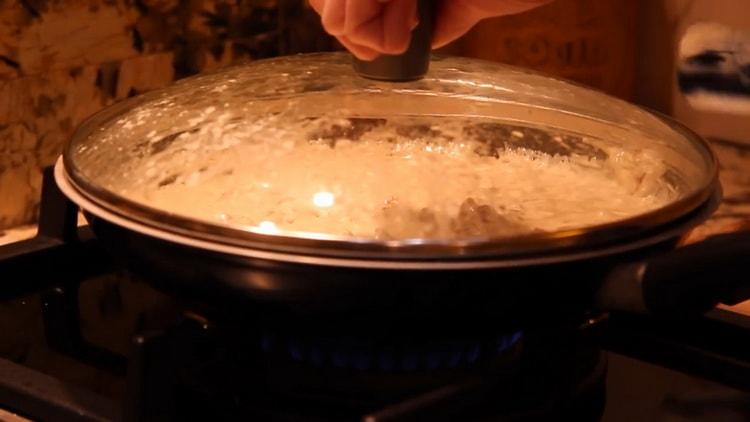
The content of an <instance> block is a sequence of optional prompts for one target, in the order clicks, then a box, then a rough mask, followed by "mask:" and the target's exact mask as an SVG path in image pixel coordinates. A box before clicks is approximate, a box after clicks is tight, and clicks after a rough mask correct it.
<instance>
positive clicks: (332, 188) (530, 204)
mask: <svg viewBox="0 0 750 422" xmlns="http://www.w3.org/2000/svg"><path fill="white" fill-rule="evenodd" d="M268 119H270V120H273V117H268ZM270 120H269V121H266V122H264V120H263V119H256V120H253V121H252V123H249V122H246V123H238V124H236V125H234V126H226V125H225V126H224V127H223V128H222V133H221V136H222V137H223V139H224V141H223V143H222V146H221V147H212V148H205V149H202V150H200V151H199V153H196V149H197V148H196V146H195V145H200V144H201V142H202V140H201V137H202V136H203V137H205V136H210V130H209V131H205V130H196V131H192V132H191V131H183V132H180V133H179V134H177V135H176V136H172V137H171V138H170V140H169V142H170V148H169V149H168V151H167V152H165V150H164V149H161V150H157V151H156V152H154V151H153V150H151V151H150V152H146V153H144V159H142V160H135V161H133V162H132V163H131V164H130V166H131V167H130V168H129V169H128V170H127V171H128V172H130V175H131V177H120V178H111V179H109V185H108V186H107V187H108V188H109V189H111V190H113V191H115V192H117V193H118V194H121V195H123V196H125V197H126V198H129V199H131V200H133V201H136V202H139V203H144V204H148V205H149V206H150V207H154V208H157V209H160V210H164V211H167V212H170V213H174V214H178V215H182V216H185V217H190V218H194V219H199V220H203V221H208V222H214V223H219V224H230V225H233V226H241V227H245V228H250V229H252V230H254V231H257V232H260V233H265V234H279V233H289V232H294V233H300V232H301V233H309V234H323V235H335V236H343V237H357V238H370V239H380V240H407V239H434V240H444V239H445V240H457V239H470V238H476V237H506V236H516V235H522V234H528V233H533V232H554V231H559V230H566V229H573V228H584V227H590V226H594V225H598V224H604V223H610V222H615V221H618V220H622V219H625V218H629V217H632V216H635V215H638V214H642V213H645V212H648V211H652V210H655V209H657V208H660V207H662V206H664V205H665V204H667V203H669V202H671V201H673V200H674V199H675V197H677V196H678V195H679V192H678V188H677V187H675V186H674V185H673V184H670V183H667V182H665V179H667V178H668V174H669V171H668V169H667V168H666V167H665V166H664V164H663V163H662V161H661V160H660V159H659V158H658V156H657V155H656V154H654V153H653V152H652V151H649V150H648V149H641V150H637V151H623V150H622V149H615V148H614V147H613V150H608V148H607V144H606V143H601V142H596V140H595V139H587V138H584V137H581V136H578V135H574V134H570V133H555V132H554V131H548V130H544V129H539V128H531V127H524V126H519V125H514V124H508V123H503V122H500V121H497V120H488V119H487V120H477V119H471V120H467V119H461V118H457V117H429V116H428V117H401V118H396V117H389V118H387V119H386V118H363V117H349V118H342V117H334V116H323V117H304V118H302V117H300V118H298V119H297V120H290V119H288V118H287V119H286V120H285V121H284V125H276V124H275V123H274V122H272V121H270ZM160 136H162V138H160V139H164V134H161V135H160ZM148 145H149V144H147V147H148ZM151 145H152V144H151ZM211 145H217V144H216V143H212V144H211ZM175 163H179V165H175ZM132 175H137V177H135V176H132ZM134 178H135V179H136V180H133V179H134Z"/></svg>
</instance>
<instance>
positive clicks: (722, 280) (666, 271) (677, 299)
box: [596, 232, 750, 317]
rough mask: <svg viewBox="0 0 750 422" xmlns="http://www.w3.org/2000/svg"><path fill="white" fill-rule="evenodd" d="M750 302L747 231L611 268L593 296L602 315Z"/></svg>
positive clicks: (693, 311)
mask: <svg viewBox="0 0 750 422" xmlns="http://www.w3.org/2000/svg"><path fill="white" fill-rule="evenodd" d="M748 299H750V232H739V233H731V234H723V235H717V236H713V237H710V238H708V239H706V240H704V241H702V242H699V243H696V244H693V245H690V246H686V247H681V248H677V249H675V250H673V251H670V252H668V253H665V254H662V255H659V256H656V257H652V258H647V259H645V260H643V261H639V262H633V263H628V264H624V265H620V266H618V267H616V268H615V269H614V270H613V271H612V272H611V273H610V274H609V276H608V277H606V279H605V281H604V283H603V284H602V287H601V288H600V290H599V291H598V292H597V297H596V303H597V305H598V306H599V308H600V309H603V310H607V311H613V310H614V311H629V312H637V313H650V314H654V315H661V316H675V317H676V316H689V315H697V314H701V313H704V312H706V311H708V310H710V309H712V308H714V307H715V306H716V305H717V304H719V303H724V304H728V305H734V304H737V303H739V302H742V301H745V300H748Z"/></svg>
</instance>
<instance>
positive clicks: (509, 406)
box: [0, 171, 750, 422]
mask: <svg viewBox="0 0 750 422" xmlns="http://www.w3.org/2000/svg"><path fill="white" fill-rule="evenodd" d="M77 215H78V210H77V209H76V208H75V206H74V205H73V204H71V203H69V202H68V201H67V200H66V199H65V198H64V197H63V196H62V195H61V194H60V192H59V191H58V190H57V188H56V186H55V184H54V181H53V179H52V177H51V172H49V171H48V172H47V173H46V174H45V179H44V184H43V193H42V205H41V210H40V220H39V233H38V235H37V236H36V237H35V238H33V239H30V240H25V241H21V242H16V243H12V244H8V245H4V246H1V247H0V280H2V284H1V285H0V286H1V287H0V325H2V327H3V333H4V335H3V338H2V340H0V420H19V421H22V420H50V421H110V420H121V421H166V420H194V419H210V420H236V419H243V420H263V421H266V420H279V421H297V420H299V421H329V420H330V421H350V420H363V421H396V420H462V421H464V420H477V421H491V420H501V421H529V420H534V421H536V420H577V421H606V422H615V421H625V420H667V421H688V420H696V421H702V420H750V393H748V392H750V342H748V341H747V340H748V338H750V317H747V316H744V315H741V314H738V313H735V312H731V311H727V310H714V311H712V312H709V313H708V314H707V315H705V316H703V317H701V318H696V319H694V320H690V321H684V320H680V321H676V320H664V319H661V320H658V319H654V318H650V317H644V316H635V315H628V314H599V313H595V312H592V313H591V314H589V315H587V316H586V317H585V318H583V319H582V320H580V321H574V322H573V323H571V322H570V321H565V322H550V324H549V326H530V327H518V329H515V330H509V329H507V327H506V328H502V329H500V328H497V329H495V328H493V327H495V326H496V324H493V322H492V321H481V322H477V324H476V326H472V327H458V328H456V327H451V328H450V329H449V328H447V327H434V329H430V330H425V331H419V332H415V331H410V330H408V329H407V328H404V327H384V328H383V329H381V330H376V331H373V330H371V329H369V328H364V327H363V328H361V329H351V327H348V328H347V329H346V330H339V329H337V327H336V325H337V324H336V321H335V319H334V320H332V321H330V324H328V325H326V326H316V325H315V324H313V323H310V321H304V320H300V321H294V320H289V319H284V320H283V321H282V320H276V319H274V318H269V317H263V316H262V315H259V316H258V318H255V319H253V318H251V319H248V320H223V319H215V318H212V317H210V316H208V315H209V314H207V313H205V312H203V310H202V309H199V308H197V307H195V306H194V305H192V304H190V305H188V304H185V303H182V302H180V301H179V300H178V299H174V298H171V297H168V296H166V295H164V294H162V293H160V292H158V291H156V290H153V289H152V288H150V287H149V285H148V284H147V283H144V282H143V281H142V280H138V279H136V278H134V277H133V276H131V275H129V274H127V273H124V272H123V271H121V270H120V269H119V267H118V265H117V264H116V263H114V262H112V260H111V259H110V257H109V255H107V253H106V251H104V250H103V248H102V247H101V245H99V244H98V242H97V239H96V238H95V237H94V236H93V235H92V234H91V232H90V231H89V230H88V228H87V227H86V226H78V225H77V224H76V221H77ZM497 326H500V325H497Z"/></svg>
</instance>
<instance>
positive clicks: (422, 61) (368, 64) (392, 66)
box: [354, 0, 436, 82]
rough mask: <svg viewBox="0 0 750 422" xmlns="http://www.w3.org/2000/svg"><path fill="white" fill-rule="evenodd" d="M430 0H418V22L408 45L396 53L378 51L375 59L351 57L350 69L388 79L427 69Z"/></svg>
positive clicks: (418, 76) (432, 18)
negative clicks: (352, 58) (400, 52)
mask: <svg viewBox="0 0 750 422" xmlns="http://www.w3.org/2000/svg"><path fill="white" fill-rule="evenodd" d="M435 3H436V2H435V1H434V0H418V2H417V14H418V17H419V24H418V25H417V27H416V28H414V30H413V31H412V33H411V43H410V44H409V48H408V49H407V50H406V51H405V52H404V53H403V54H399V55H389V54H381V55H380V56H378V57H377V58H376V59H375V60H371V61H366V60H360V59H358V58H356V57H355V58H354V70H355V71H356V72H357V73H358V74H359V75H360V76H362V77H364V78H368V79H376V80H379V81H389V82H407V81H413V80H417V79H421V78H422V77H423V76H424V75H425V74H426V73H427V70H428V68H429V63H430V50H431V48H432V29H433V24H434V21H435V10H434V9H435V6H436V4H435Z"/></svg>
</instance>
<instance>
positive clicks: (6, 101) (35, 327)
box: [0, 0, 750, 420]
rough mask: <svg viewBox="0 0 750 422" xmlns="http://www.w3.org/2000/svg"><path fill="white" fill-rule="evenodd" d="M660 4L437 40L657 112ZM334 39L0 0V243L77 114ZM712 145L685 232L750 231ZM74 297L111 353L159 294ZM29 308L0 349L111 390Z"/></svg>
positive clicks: (655, 395) (262, 10)
mask: <svg viewBox="0 0 750 422" xmlns="http://www.w3.org/2000/svg"><path fill="white" fill-rule="evenodd" d="M667 3H674V2H667ZM678 3H679V2H678ZM665 10H666V9H665V8H664V6H663V3H662V2H659V1H652V0H641V1H635V0H557V1H555V2H553V3H551V4H549V5H547V6H544V7H541V8H539V9H536V10H534V11H532V12H529V13H525V14H522V15H518V16H508V17H502V18H496V19H490V20H487V21H484V22H482V23H480V24H479V25H477V26H476V27H475V28H474V29H473V30H472V31H471V32H470V33H468V34H467V35H466V36H464V37H463V38H461V39H459V40H458V41H456V42H454V43H453V44H451V45H449V46H447V47H446V48H445V49H444V51H443V52H445V53H450V54H458V55H466V56H472V57H478V58H483V59H489V60H496V61H500V62H505V63H510V64H513V65H518V66H524V67H529V68H533V69H535V70H539V71H542V72H547V73H549V74H552V75H556V76H560V77H563V78H568V79H572V80H575V81H578V82H580V83H583V84H587V85H590V86H593V87H595V88H598V89H601V90H603V91H605V92H608V93H610V94H612V95H615V96H618V97H620V98H623V99H626V100H629V101H634V102H637V103H640V104H644V105H646V106H649V107H651V108H654V109H656V110H659V111H662V112H665V113H670V112H671V111H672V109H673V107H672V106H673V101H674V99H673V90H672V80H673V77H672V68H673V61H674V58H673V55H672V53H671V52H672V49H673V46H674V45H675V42H676V41H675V39H674V36H675V35H674V34H675V25H677V22H676V21H674V20H673V19H672V18H670V16H669V14H668V13H667V11H665ZM488 40H490V41H489V42H488ZM337 49H341V47H340V46H339V45H338V44H337V43H336V42H335V40H333V39H332V38H330V37H329V36H327V35H326V34H325V33H324V31H323V30H322V28H321V26H320V24H319V19H318V16H317V15H316V14H315V13H314V12H313V11H312V10H311V9H310V8H309V7H308V6H307V4H306V1H305V0H231V1H230V0H226V1H225V0H218V1H211V0H67V1H66V0H0V240H2V239H3V235H5V236H6V240H5V241H3V242H0V244H2V243H7V242H8V241H9V240H7V239H10V240H12V239H13V236H18V237H23V236H26V235H27V233H29V230H31V231H33V230H34V228H33V224H34V223H35V221H36V218H37V214H38V208H39V198H40V196H41V180H42V169H43V168H45V167H47V166H50V165H52V164H54V162H55V160H56V159H57V157H58V156H59V154H60V153H61V151H62V146H63V145H64V143H65V142H66V140H67V139H68V138H69V137H70V135H71V133H72V132H73V131H74V129H75V128H76V126H77V125H78V124H79V123H80V122H81V121H82V120H83V119H85V118H86V117H87V116H89V115H91V114H92V113H94V112H96V111H98V110H100V109H102V108H103V107H106V106H108V105H111V104H113V103H115V102H117V101H119V100H122V99H124V98H127V97H129V96H133V95H137V94H139V93H143V92H146V91H149V90H153V89H157V88H160V87H163V86H166V85H168V84H170V83H172V82H173V81H175V80H177V79H180V78H184V77H188V76H190V75H194V74H197V73H201V72H206V71H210V70H212V69H216V68H218V67H220V66H225V65H228V64H230V63H235V62H238V61H241V60H255V59H261V58H266V57H273V56H278V55H286V54H294V53H304V52H314V51H330V50H337ZM664 51H668V52H670V53H669V54H665V53H664ZM717 153H718V154H719V156H720V158H722V164H723V165H724V167H725V169H726V168H729V169H730V170H731V169H734V170H738V172H735V173H727V175H722V177H723V181H724V183H725V184H726V183H727V181H729V182H730V183H729V184H728V185H727V186H725V194H728V195H729V197H730V198H740V199H741V200H739V201H734V202H733V203H731V204H729V205H725V206H724V208H723V209H722V210H723V211H720V212H719V214H718V218H717V219H715V220H713V221H712V222H711V223H710V227H711V229H710V230H709V229H704V230H698V231H697V232H696V235H695V236H697V237H701V236H704V235H705V234H706V233H709V232H711V233H713V232H716V231H730V230H736V229H740V228H750V210H748V207H749V206H748V203H750V174H748V172H747V171H746V170H742V169H743V168H745V169H746V168H748V167H750V150H747V149H736V148H734V147H732V148H726V147H723V146H721V145H720V146H717ZM742 198H745V199H744V200H742ZM727 207H730V208H727ZM738 209H741V212H740V211H738ZM32 235H33V232H32ZM108 277H109V276H108ZM0 282H2V280H0ZM80 294H81V327H82V329H83V331H84V334H85V336H86V337H87V338H89V339H90V340H92V341H93V342H95V343H99V344H104V345H106V346H107V347H108V348H110V349H112V350H115V351H118V352H123V353H124V352H126V351H127V350H128V347H129V344H128V336H127V333H130V332H132V331H133V329H134V328H133V327H134V326H143V325H147V324H148V321H150V320H155V319H159V318H160V315H161V314H162V313H167V312H169V306H168V305H165V304H164V303H165V302H166V301H165V300H164V299H163V298H162V297H161V296H160V295H158V294H156V293H155V292H154V291H152V290H151V289H150V288H148V287H146V286H145V285H143V284H141V283H137V282H131V281H130V280H128V278H127V277H126V276H122V277H117V278H116V279H110V278H107V279H106V280H95V281H94V282H92V283H89V284H88V285H87V286H83V287H82V289H81V292H80ZM38 306H41V299H40V298H39V297H37V296H30V297H29V298H27V300H24V301H16V302H12V303H0V333H2V335H3V338H4V339H0V356H2V357H4V358H7V359H11V360H14V361H16V362H23V363H24V364H25V365H28V366H30V367H34V368H38V369H41V370H49V371H53V372H55V373H57V374H58V375H59V376H60V377H62V378H64V379H65V380H66V381H69V382H73V383H75V384H78V385H83V386H86V387H87V388H91V389H93V390H94V391H97V392H100V393H102V394H103V395H106V396H113V397H117V396H118V395H120V394H121V393H122V389H123V385H122V382H121V381H118V380H116V379H114V378H113V377H111V376H110V375H108V374H103V373H99V372H96V371H93V370H92V369H91V368H89V367H88V366H86V365H84V364H81V363H77V362H75V361H73V360H71V359H69V358H66V357H64V356H61V355H57V354H55V353H51V352H49V351H48V350H46V348H45V347H44V346H43V343H44V338H43V334H42V331H43V329H42V324H43V322H42V321H41V320H40V317H39V315H38V312H36V308H37V307H38ZM747 307H748V308H750V306H747ZM748 312H750V311H748ZM4 333H12V334H13V335H10V336H5V334H4ZM614 359H615V361H617V359H620V360H621V362H625V363H624V366H623V365H620V366H617V365H613V367H612V369H611V371H610V377H614V378H615V379H616V380H618V381H619V384H617V385H616V386H615V387H614V388H615V390H616V391H615V393H617V394H620V395H624V396H627V397H628V398H629V399H632V400H640V401H641V402H644V401H646V402H649V401H650V402H651V403H646V406H652V407H654V408H655V407H657V406H658V405H659V403H661V400H663V399H664V397H672V398H673V399H674V397H680V396H679V394H680V393H682V392H685V391H689V390H690V389H691V388H697V387H700V386H701V385H702V384H701V382H699V381H696V380H694V379H692V378H689V377H687V376H683V375H681V374H677V373H672V372H666V370H662V369H659V368H657V367H646V369H643V368H644V366H640V367H639V368H640V369H638V371H644V370H648V371H654V372H655V373H659V374H661V375H660V377H657V378H653V377H651V378H648V379H658V380H659V382H650V383H648V385H641V384H640V382H639V381H638V380H639V379H644V377H647V375H644V374H642V373H636V372H632V371H629V370H628V369H627V368H628V366H627V362H626V361H627V359H626V358H617V357H615V358H614ZM50 368H54V369H50ZM623 368H625V369H623ZM665 374H666V375H665ZM674 400H678V399H674ZM623 403H624V404H627V402H623ZM631 411H634V409H629V408H628V406H627V405H625V406H622V408H614V409H613V408H609V409H608V412H609V414H610V415H611V414H613V413H612V412H615V413H616V414H618V415H619V418H615V419H609V420H638V418H639V415H638V414H631V413H629V412H631Z"/></svg>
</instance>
